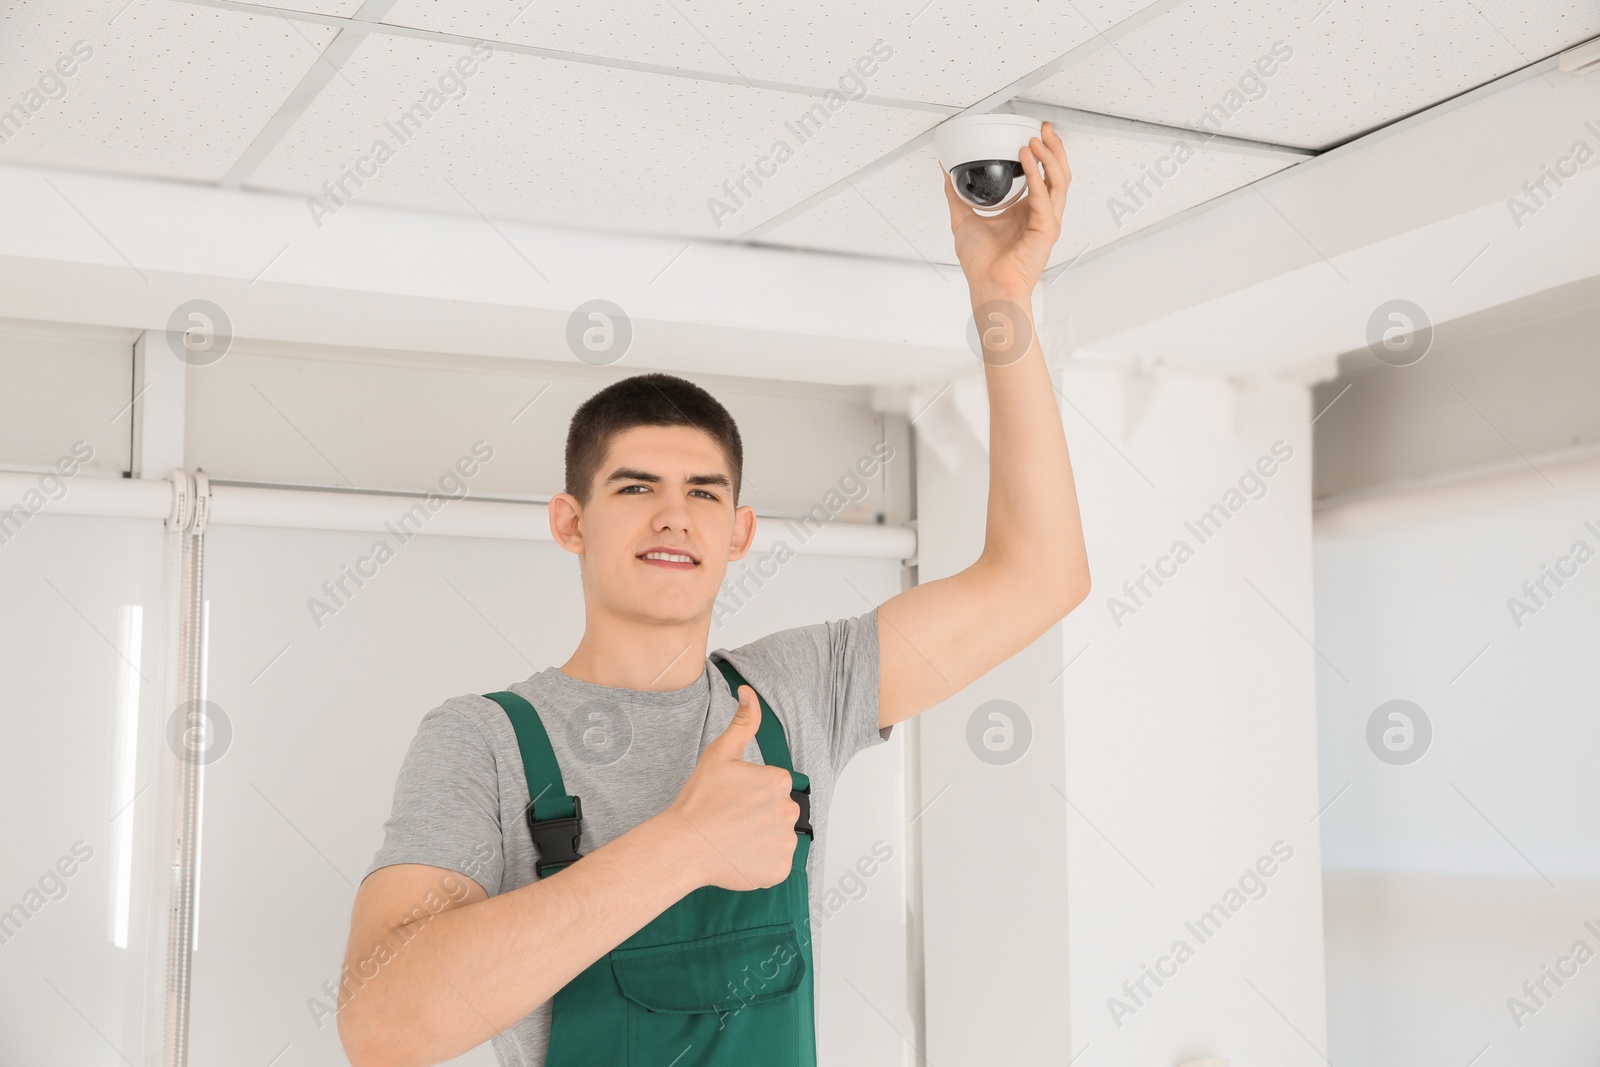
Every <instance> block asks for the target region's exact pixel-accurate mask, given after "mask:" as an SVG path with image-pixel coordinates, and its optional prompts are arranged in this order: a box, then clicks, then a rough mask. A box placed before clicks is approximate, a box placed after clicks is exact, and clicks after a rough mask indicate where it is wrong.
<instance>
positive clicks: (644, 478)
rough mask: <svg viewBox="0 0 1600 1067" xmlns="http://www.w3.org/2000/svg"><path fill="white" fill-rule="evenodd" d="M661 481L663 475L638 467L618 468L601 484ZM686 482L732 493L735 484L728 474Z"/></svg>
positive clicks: (692, 477) (699, 476)
mask: <svg viewBox="0 0 1600 1067" xmlns="http://www.w3.org/2000/svg"><path fill="white" fill-rule="evenodd" d="M660 481H661V475H659V474H651V473H650V472H649V471H642V470H639V469H638V468H637V467H618V468H617V469H616V470H614V471H612V472H611V475H610V477H608V478H607V479H606V480H605V481H604V482H603V483H601V484H603V485H610V484H611V483H612V482H650V483H651V484H655V483H657V482H660ZM684 481H685V482H687V483H688V484H690V485H715V486H719V487H721V488H723V489H726V490H728V491H729V492H730V493H731V492H732V491H733V482H731V481H730V480H729V479H728V476H727V475H726V474H691V475H689V476H688V477H687V478H685V479H684Z"/></svg>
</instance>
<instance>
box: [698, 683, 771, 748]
mask: <svg viewBox="0 0 1600 1067" xmlns="http://www.w3.org/2000/svg"><path fill="white" fill-rule="evenodd" d="M760 725H761V702H760V701H759V700H757V699H756V691H755V690H754V689H751V688H750V687H749V686H748V685H741V686H740V687H739V707H738V708H737V709H736V710H735V711H734V713H733V721H732V722H730V723H728V728H727V729H726V730H724V731H723V732H722V736H721V737H718V738H716V739H715V740H713V741H712V742H711V744H710V745H707V746H706V747H707V748H711V747H713V746H715V747H716V751H717V753H718V754H719V755H721V756H724V757H725V758H728V759H739V758H740V757H742V756H743V755H744V750H745V748H746V747H747V746H748V745H749V744H750V739H751V738H753V737H755V735H756V729H757V728H758V727H759V726H760Z"/></svg>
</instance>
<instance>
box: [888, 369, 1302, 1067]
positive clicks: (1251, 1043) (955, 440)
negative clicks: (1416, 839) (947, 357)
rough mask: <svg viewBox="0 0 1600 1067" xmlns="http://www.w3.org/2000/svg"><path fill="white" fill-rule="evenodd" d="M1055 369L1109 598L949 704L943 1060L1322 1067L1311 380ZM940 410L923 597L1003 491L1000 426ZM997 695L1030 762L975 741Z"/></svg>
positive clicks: (932, 1026) (931, 861) (941, 885)
mask: <svg viewBox="0 0 1600 1067" xmlns="http://www.w3.org/2000/svg"><path fill="white" fill-rule="evenodd" d="M1049 348H1050V346H1048V345H1047V349H1049ZM1054 377H1055V380H1056V382H1057V384H1058V386H1059V387H1060V390H1061V393H1060V394H1059V395H1058V397H1057V400H1058V404H1059V405H1060V407H1061V410H1062V414H1063V420H1064V425H1065V429H1066V434H1067V440H1068V445H1069V448H1070V449H1071V453H1072V461H1073V468H1074V472H1075V474H1076V479H1077V489H1078V499H1079V502H1080V504H1081V506H1082V510H1083V515H1084V525H1085V531H1086V537H1087V542H1088V550H1089V559H1090V564H1091V571H1092V574H1093V579H1094V588H1093V591H1092V592H1091V594H1090V596H1089V599H1088V600H1087V601H1086V602H1085V603H1084V604H1082V605H1081V606H1080V607H1079V608H1078V609H1077V610H1076V611H1074V612H1073V614H1072V615H1070V616H1069V617H1068V618H1067V619H1066V620H1064V621H1063V622H1062V623H1061V624H1060V625H1058V626H1057V627H1055V628H1054V629H1052V630H1051V631H1050V633H1049V634H1047V635H1046V636H1045V637H1044V638H1042V639H1041V640H1040V641H1039V642H1037V643H1036V644H1035V645H1034V646H1032V647H1031V648H1029V649H1027V650H1025V651H1024V652H1023V653H1021V654H1020V655H1018V656H1017V657H1015V658H1013V659H1012V660H1011V661H1009V662H1008V663H1006V664H1004V665H1002V666H1001V667H999V668H997V669H996V670H994V671H992V672H991V673H990V674H989V675H987V676H986V677H984V678H982V679H980V680H979V681H978V682H976V683H974V684H973V685H972V686H971V687H969V688H968V689H967V690H965V691H963V693H961V694H960V695H959V696H958V697H956V698H954V699H952V700H951V701H949V702H948V703H947V704H945V705H943V706H941V707H938V708H935V709H933V710H931V711H930V712H928V713H927V714H926V715H925V716H923V730H924V733H923V744H922V762H921V767H920V770H921V781H922V793H923V797H922V802H923V803H924V804H929V807H928V808H927V810H926V812H925V813H924V814H923V815H922V816H921V818H920V819H919V820H918V824H917V825H918V826H919V827H920V828H921V833H922V835H923V844H922V847H923V856H924V859H925V869H924V887H923V895H924V916H923V928H924V930H925V938H926V942H927V945H926V955H927V970H928V977H927V1018H928V1047H927V1049H926V1050H925V1051H926V1053H927V1056H928V1059H929V1060H930V1061H931V1062H934V1063H941V1062H972V1061H974V1060H976V1059H977V1058H979V1057H980V1055H982V1057H983V1058H984V1059H995V1060H1000V1061H1004V1062H1018V1063H1031V1062H1041V1063H1042V1062H1052V1063H1066V1062H1067V1061H1068V1060H1071V1059H1072V1058H1073V1057H1075V1056H1079V1055H1080V1053H1081V1054H1082V1055H1081V1058H1079V1059H1076V1060H1074V1061H1073V1062H1074V1064H1075V1067H1092V1065H1095V1064H1107V1065H1110V1064H1127V1063H1176V1062H1179V1061H1181V1060H1184V1059H1192V1058H1195V1057H1197V1056H1206V1055H1210V1056H1222V1057H1228V1058H1229V1059H1230V1060H1232V1062H1235V1063H1246V1062H1263V1063H1266V1062H1274V1063H1276V1062H1284V1063H1286V1062H1299V1060H1298V1059H1296V1057H1301V1058H1305V1059H1307V1060H1309V1061H1312V1062H1314V1061H1315V1059H1316V1055H1315V1054H1314V1053H1313V1052H1312V1051H1311V1048H1308V1047H1307V1046H1308V1045H1309V1046H1311V1047H1314V1048H1315V1049H1316V1050H1317V1052H1318V1053H1322V1054H1324V1055H1325V1054H1326V1052H1327V1045H1326V1018H1325V1007H1324V992H1323V990H1324V980H1323V943H1322V902H1321V878H1320V873H1321V872H1320V849H1319V843H1318V829H1317V824H1316V822H1315V819H1316V817H1317V806H1318V801H1317V797H1318V793H1317V752H1316V716H1315V703H1314V696H1315V690H1314V678H1315V671H1316V669H1317V663H1318V655H1317V653H1316V652H1315V650H1314V649H1313V647H1312V645H1311V642H1312V641H1314V640H1315V634H1314V633H1313V632H1312V602H1311V590H1312V583H1311V449H1310V440H1311V427H1310V420H1311V413H1310V411H1309V409H1308V405H1309V397H1308V391H1307V389H1306V387H1305V385H1304V384H1303V383H1299V382H1285V381H1270V380H1269V381H1263V380H1241V381H1237V382H1235V381H1230V380H1229V379H1226V378H1223V377H1220V376H1214V375H1191V374H1162V373H1159V372H1154V373H1139V372H1136V371H1129V370H1128V369H1126V368H1124V367H1122V366H1116V365H1111V364H1106V363H1100V364H1096V363H1094V362H1092V361H1090V360H1088V359H1086V358H1084V357H1079V358H1077V359H1072V360H1068V361H1066V363H1065V366H1064V367H1063V369H1062V370H1060V371H1059V372H1057V373H1056V374H1055V375H1054ZM952 392H954V390H952ZM946 403H949V404H951V406H952V408H951V409H952V410H955V411H959V410H961V408H962V406H963V405H962V404H961V403H960V402H959V401H957V400H954V399H951V398H948V397H947V398H945V399H941V400H940V401H939V404H940V405H944V404H946ZM929 415H930V416H931V417H929V418H927V419H922V418H919V419H918V422H917V424H916V425H917V427H918V428H919V430H920V431H921V432H922V433H923V434H925V435H931V434H935V433H937V434H939V435H940V440H939V445H938V447H937V448H936V449H933V448H924V449H923V450H922V451H919V461H920V460H924V459H925V460H926V461H925V462H922V463H921V466H920V467H919V481H918V511H919V523H918V525H919V528H920V533H921V543H920V546H919V550H920V553H921V564H922V570H921V572H920V574H919V578H920V580H922V581H929V580H932V579H934V578H937V577H942V576H943V575H945V574H948V573H953V572H954V571H956V570H959V569H960V568H962V567H964V566H966V565H967V564H968V563H970V562H971V561H972V559H974V558H975V557H976V555H977V553H978V551H979V550H981V547H982V537H983V517H984V513H985V505H986V500H987V492H988V484H987V458H988V457H987V453H986V451H985V449H984V448H983V447H981V445H980V444H979V439H980V436H981V432H986V430H982V429H981V428H980V429H978V430H974V429H965V426H964V423H963V420H961V419H959V418H952V417H951V414H950V411H945V413H944V414H943V415H942V416H941V415H938V414H934V412H933V411H931V410H930V413H929ZM958 430H964V432H957V431H958ZM980 431H981V432H980ZM952 455H955V456H957V457H959V458H958V460H957V461H956V465H955V469H953V470H952V469H949V467H947V466H946V465H944V464H941V462H940V459H939V457H940V456H944V457H947V459H948V457H950V456H952ZM1158 578H1159V581H1158V580H1157V579H1158ZM1058 675H1059V677H1057V676H1058ZM996 699H1003V700H1008V701H1011V702H1012V703H1014V704H1016V705H1017V706H1018V707H1020V708H1021V709H1022V710H1023V712H1024V713H1025V715H1026V717H1027V720H1028V722H1029V724H1030V727H1031V731H1032V738H1031V741H1029V742H1028V744H1029V747H1028V749H1027V751H1026V752H1025V754H1024V755H1023V756H1022V758H1020V759H1018V760H1017V761H1016V762H1014V763H1012V764H1009V765H995V764H991V763H988V762H985V761H984V759H982V758H980V755H979V754H978V748H979V747H981V746H975V745H974V744H973V743H970V742H969V734H968V723H969V720H970V718H971V716H972V715H973V714H974V711H975V710H977V709H978V708H979V707H980V705H983V704H984V703H985V702H986V701H990V700H996ZM941 789H944V790H945V791H944V792H943V794H942V795H941V794H940V790H941ZM936 798H937V799H936ZM930 802H931V803H930ZM1268 872H1270V873H1268ZM1219 909H1220V910H1219ZM1208 916H1209V918H1207V917H1208ZM1203 919H1204V921H1202V920H1203ZM1180 946H1182V947H1180ZM1158 968H1159V971H1161V972H1165V974H1160V975H1157V977H1160V983H1159V984H1158V983H1157V981H1156V978H1155V977H1152V976H1151V974H1152V972H1153V971H1155V970H1157V969H1158Z"/></svg>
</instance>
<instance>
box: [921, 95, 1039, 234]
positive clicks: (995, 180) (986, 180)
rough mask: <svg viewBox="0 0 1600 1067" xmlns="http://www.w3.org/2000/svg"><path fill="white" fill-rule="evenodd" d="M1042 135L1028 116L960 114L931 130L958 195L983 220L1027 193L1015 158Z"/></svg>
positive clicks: (1024, 181) (1020, 165)
mask: <svg viewBox="0 0 1600 1067" xmlns="http://www.w3.org/2000/svg"><path fill="white" fill-rule="evenodd" d="M1043 134H1044V123H1042V122H1040V121H1039V120H1038V119H1030V118H1028V116H1026V115H992V114H991V115H957V116H956V117H955V118H953V119H949V120H948V121H946V122H945V123H944V124H943V125H940V126H937V127H935V128H934V131H933V146H934V149H935V151H937V152H938V154H939V165H940V166H941V167H943V168H944V169H945V170H946V171H948V172H949V174H950V182H951V184H952V185H954V186H955V190H956V195H957V196H959V197H960V198H961V199H962V200H964V201H966V202H967V203H968V204H970V205H972V207H973V209H974V210H975V211H977V213H978V214H980V215H998V214H999V213H1000V212H1002V211H1004V210H1005V209H1006V208H1008V207H1010V206H1011V205H1012V204H1015V203H1016V202H1017V201H1018V200H1021V199H1022V198H1023V197H1024V196H1026V195H1027V192H1028V179H1027V177H1026V176H1024V175H1023V173H1022V163H1021V162H1020V161H1019V160H1018V159H1017V153H1018V152H1019V151H1021V150H1022V146H1023V145H1025V144H1027V143H1028V142H1029V141H1031V140H1032V139H1033V138H1035V137H1042V136H1043Z"/></svg>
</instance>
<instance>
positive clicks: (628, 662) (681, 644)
mask: <svg viewBox="0 0 1600 1067" xmlns="http://www.w3.org/2000/svg"><path fill="white" fill-rule="evenodd" d="M710 627H711V619H710V617H709V616H701V617H700V618H698V619H693V620H691V621H689V622H686V623H681V624H676V625H663V624H661V623H658V622H649V621H646V620H640V619H618V618H614V617H607V616H605V615H600V616H596V615H594V614H590V615H589V624H588V625H587V626H586V627H585V629H584V632H583V640H582V641H579V642H578V647H577V649H576V650H575V651H574V652H573V653H572V658H571V659H569V660H567V662H565V663H563V664H562V665H561V670H562V672H563V673H565V674H567V675H569V676H571V677H573V678H576V679H578V680H579V681H580V682H589V683H590V684H592V685H603V686H609V687H611V688H614V689H634V690H638V691H640V692H646V693H661V692H667V691H670V690H673V689H682V688H684V687H685V686H688V685H692V684H693V683H694V681H695V679H697V678H699V677H700V675H701V674H703V673H705V669H706V640H707V636H708V634H709V631H710Z"/></svg>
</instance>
